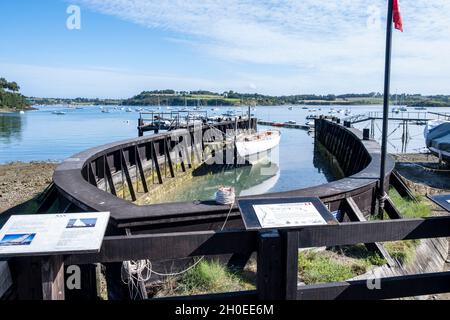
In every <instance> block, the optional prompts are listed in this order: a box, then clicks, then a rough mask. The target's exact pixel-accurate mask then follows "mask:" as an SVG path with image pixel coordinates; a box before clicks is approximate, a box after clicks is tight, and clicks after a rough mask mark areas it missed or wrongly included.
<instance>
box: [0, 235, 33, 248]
mask: <svg viewBox="0 0 450 320" xmlns="http://www.w3.org/2000/svg"><path fill="white" fill-rule="evenodd" d="M35 236H36V233H25V234H23V233H19V234H5V236H4V237H3V238H2V239H1V240H0V246H28V245H30V244H31V241H33V239H34V237H35Z"/></svg>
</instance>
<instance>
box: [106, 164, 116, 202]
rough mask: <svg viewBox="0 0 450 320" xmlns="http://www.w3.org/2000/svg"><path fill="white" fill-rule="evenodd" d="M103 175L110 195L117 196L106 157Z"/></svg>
mask: <svg viewBox="0 0 450 320" xmlns="http://www.w3.org/2000/svg"><path fill="white" fill-rule="evenodd" d="M105 175H106V180H107V181H108V185H109V189H110V190H111V193H112V194H113V195H115V196H117V192H116V187H115V186H114V180H113V177H112V173H111V167H110V166H109V161H108V157H106V161H105Z"/></svg>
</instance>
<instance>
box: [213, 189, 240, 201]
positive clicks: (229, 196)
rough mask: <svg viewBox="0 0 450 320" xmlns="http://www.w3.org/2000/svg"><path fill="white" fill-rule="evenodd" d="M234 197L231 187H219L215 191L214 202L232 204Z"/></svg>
mask: <svg viewBox="0 0 450 320" xmlns="http://www.w3.org/2000/svg"><path fill="white" fill-rule="evenodd" d="M234 199H235V194H234V188H233V187H221V188H219V190H217V192H216V202H217V203H218V204H233V203H234Z"/></svg>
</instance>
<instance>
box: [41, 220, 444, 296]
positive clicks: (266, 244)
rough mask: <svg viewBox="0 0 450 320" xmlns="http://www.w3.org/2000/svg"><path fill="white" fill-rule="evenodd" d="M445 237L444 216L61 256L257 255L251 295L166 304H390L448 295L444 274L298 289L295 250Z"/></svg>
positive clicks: (215, 235)
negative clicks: (328, 301)
mask: <svg viewBox="0 0 450 320" xmlns="http://www.w3.org/2000/svg"><path fill="white" fill-rule="evenodd" d="M449 236H450V216H443V217H431V218H424V219H400V220H386V221H369V222H350V223H341V224H338V225H323V226H322V225H321V226H310V227H302V228H291V229H280V230H267V231H220V232H216V231H201V232H183V233H171V234H150V235H129V236H114V237H106V238H105V239H104V242H103V246H102V248H101V251H100V252H99V253H96V254H82V255H69V256H65V257H64V263H65V264H66V265H71V264H78V265H80V264H90V263H94V262H95V263H97V262H98V263H111V262H122V261H125V260H132V259H133V260H137V259H150V260H154V261H156V260H162V259H179V258H186V257H196V256H208V255H221V254H229V253H251V252H257V257H258V258H257V290H254V291H244V292H227V293H220V294H210V295H202V296H197V297H196V296H189V297H172V298H174V299H185V298H186V299H187V298H188V299H262V300H267V299H287V300H295V299H390V298H399V297H409V296H417V295H426V294H438V293H444V292H450V272H438V273H428V274H413V275H406V276H399V277H389V278H381V279H379V281H380V282H379V287H380V289H371V288H370V287H369V286H368V285H367V281H365V280H358V281H347V282H338V283H325V284H318V285H306V286H304V285H301V286H299V285H298V250H299V248H310V247H322V246H337V245H354V244H359V243H374V242H385V241H397V240H413V239H424V238H440V237H449ZM55 283H57V282H56V281H55ZM59 290H61V288H59ZM47 296H48V295H47Z"/></svg>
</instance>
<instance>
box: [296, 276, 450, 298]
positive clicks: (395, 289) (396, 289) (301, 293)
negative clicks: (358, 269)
mask: <svg viewBox="0 0 450 320" xmlns="http://www.w3.org/2000/svg"><path fill="white" fill-rule="evenodd" d="M378 280H379V286H378V288H379V289H377V288H376V281H378ZM378 280H376V279H369V280H357V281H347V282H334V283H324V284H318V285H309V286H301V287H299V289H298V291H297V299H298V300H378V299H394V298H401V297H412V296H420V295H428V294H439V293H446V292H450V271H447V272H438V273H422V274H414V275H406V276H398V277H388V278H380V279H378ZM368 284H369V285H368ZM370 288H372V289H370Z"/></svg>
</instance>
